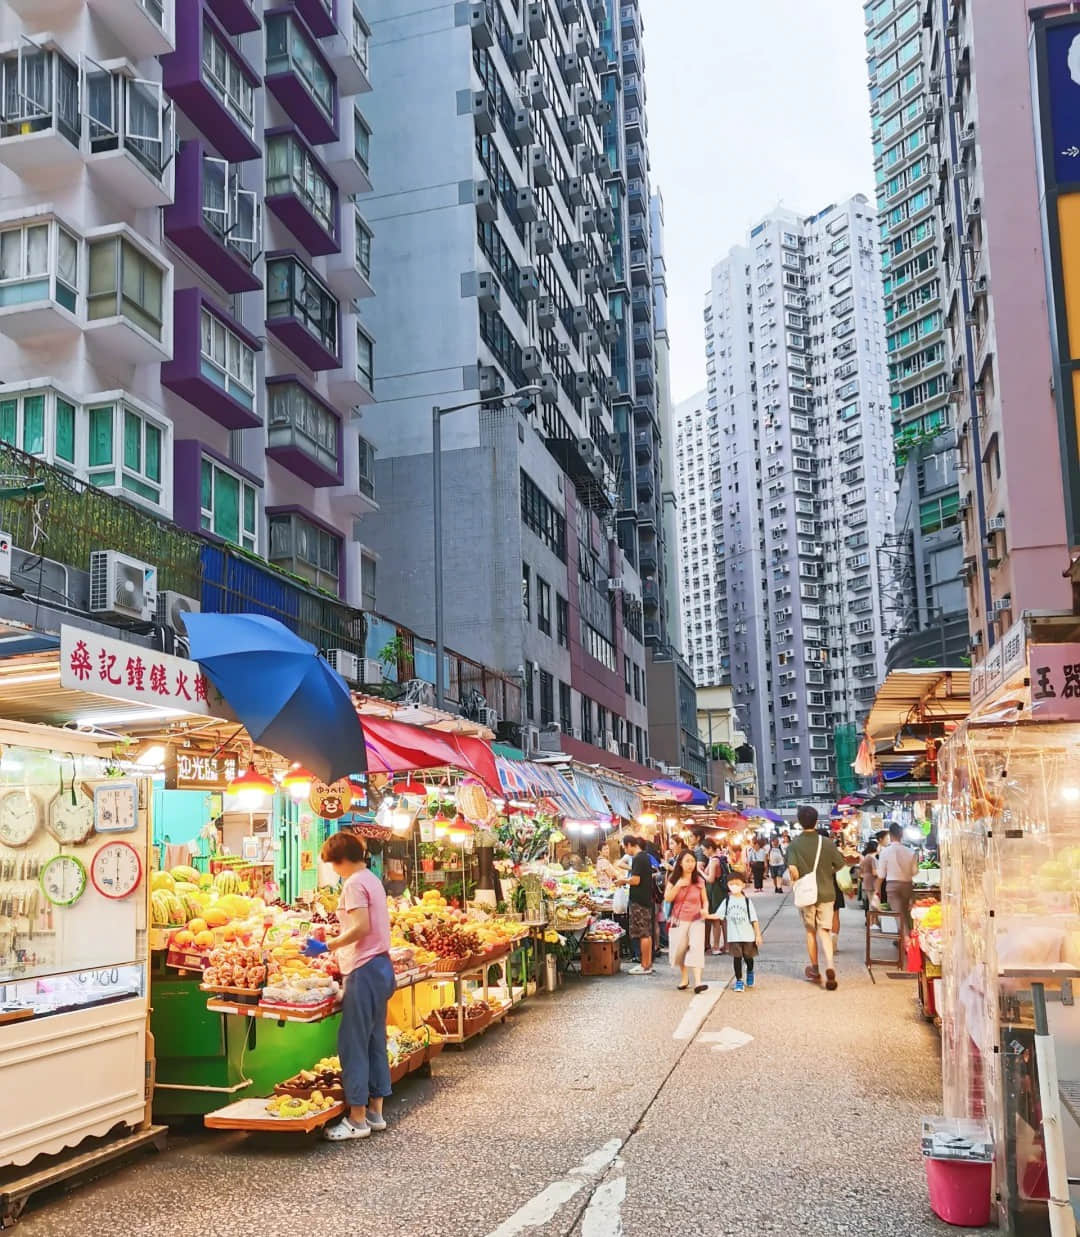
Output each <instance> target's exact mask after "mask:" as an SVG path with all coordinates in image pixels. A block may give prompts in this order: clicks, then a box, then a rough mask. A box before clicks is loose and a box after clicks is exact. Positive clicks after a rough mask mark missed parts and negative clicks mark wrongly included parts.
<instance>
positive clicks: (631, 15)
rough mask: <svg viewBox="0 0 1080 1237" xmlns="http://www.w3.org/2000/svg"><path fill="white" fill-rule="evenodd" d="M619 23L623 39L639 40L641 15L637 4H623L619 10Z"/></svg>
mask: <svg viewBox="0 0 1080 1237" xmlns="http://www.w3.org/2000/svg"><path fill="white" fill-rule="evenodd" d="M619 21H620V25H621V30H622V37H623V38H624V39H640V38H641V13H640V12H639V11H638V6H637V4H624V5H622V6H621V7H620V9H619Z"/></svg>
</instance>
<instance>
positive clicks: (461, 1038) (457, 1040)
mask: <svg viewBox="0 0 1080 1237" xmlns="http://www.w3.org/2000/svg"><path fill="white" fill-rule="evenodd" d="M511 1009H513V1004H512V1003H511V1002H510V1001H501V1002H500V1003H499V1007H498V1009H496V1010H495V1011H494V1013H493V1014H492V1015H491V1017H490V1018H485V1019H484V1020H483V1021H482V1022H481V1023H480V1025H479V1026H478V1027H476V1028H475V1029H474V1030H472V1031H465V1030H463V1031H461V1032H460V1033H459V1034H456V1035H455V1034H454V1033H453V1032H451V1033H449V1034H447V1035H444V1036H443V1043H446V1044H454V1045H455V1046H456V1047H460V1046H461V1045H462V1044H467V1043H468V1042H469V1040H471V1039H475V1038H476V1037H477V1036H478V1035H483V1033H484V1032H485V1031H486V1030H487V1029H488V1027H491V1026H494V1025H495V1023H497V1022H502V1020H503V1019H504V1018H505V1017H506V1015H507V1014H508V1013H509V1012H510V1010H511ZM461 1023H462V1019H460V1018H459V1019H458V1024H459V1025H461Z"/></svg>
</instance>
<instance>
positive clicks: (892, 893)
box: [877, 824, 919, 958]
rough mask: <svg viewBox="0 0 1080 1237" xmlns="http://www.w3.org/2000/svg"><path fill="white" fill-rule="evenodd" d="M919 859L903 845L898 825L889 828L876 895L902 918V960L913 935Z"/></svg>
mask: <svg viewBox="0 0 1080 1237" xmlns="http://www.w3.org/2000/svg"><path fill="white" fill-rule="evenodd" d="M918 870H919V856H918V855H917V854H916V853H915V852H914V851H913V850H911V849H910V847H907V846H905V845H904V831H903V829H902V828H901V827H900V826H899V825H896V824H893V825H890V826H889V844H888V846H886V847H885V849H884V850H882V851H879V852H878V864H877V892H878V897H879V898H880V899H881V900H882V901H883V902H885V903H887V904H888V906H889V909H890V910H893V911H895V912H896V913H897V915H898V916H899V917H900V956H901V958H902V957H904V956H905V952H906V950H907V938H908V933H909V932H910V931H911V904H912V902H913V901H914V900H915V873H916V872H917V871H918Z"/></svg>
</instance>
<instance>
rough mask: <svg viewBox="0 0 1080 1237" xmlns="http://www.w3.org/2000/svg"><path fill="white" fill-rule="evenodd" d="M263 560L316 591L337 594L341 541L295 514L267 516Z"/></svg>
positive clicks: (317, 525)
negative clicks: (266, 550) (267, 540)
mask: <svg viewBox="0 0 1080 1237" xmlns="http://www.w3.org/2000/svg"><path fill="white" fill-rule="evenodd" d="M267 525H268V528H269V532H270V547H269V553H268V555H267V558H268V559H269V561H270V562H272V563H275V564H277V565H278V566H280V567H284V568H285V569H286V570H287V571H292V572H293V573H294V574H296V575H298V576H301V577H302V578H303V579H305V580H307V581H308V582H309V583H311V584H314V585H315V586H316V588H321V589H324V590H325V591H327V592H330V593H335V594H340V587H341V537H340V536H339V535H338V534H337V533H333V532H331V531H330V530H329V529H327V528H323V527H322V526H321V525H319V524H316V523H315V522H314V521H312V520H309V519H306V518H305V517H304V516H303V515H300V514H299V513H297V512H293V511H290V512H281V513H277V512H274V513H271V514H270V515H269V518H268V520H267Z"/></svg>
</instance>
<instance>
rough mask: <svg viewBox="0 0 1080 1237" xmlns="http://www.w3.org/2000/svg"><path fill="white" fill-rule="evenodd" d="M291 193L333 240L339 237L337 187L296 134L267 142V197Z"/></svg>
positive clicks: (285, 134)
mask: <svg viewBox="0 0 1080 1237" xmlns="http://www.w3.org/2000/svg"><path fill="white" fill-rule="evenodd" d="M286 193H291V194H294V195H295V196H296V197H298V198H299V199H300V200H301V202H303V203H304V205H305V206H306V207H307V209H308V211H310V213H311V214H312V215H314V216H315V218H316V220H317V221H318V223H319V226H320V227H321V228H322V229H323V231H324V232H325V233H326V234H327V235H328V236H331V237H335V238H336V236H337V188H336V186H335V185H334V184H333V182H332V181H330V180H329V179H328V178H327V177H326V175H325V174H324V173H323V171H322V170H321V168H320V167H319V164H318V163H317V161H316V159H315V156H314V155H313V154H312V153H311V151H310V150H308V148H307V146H306V145H304V143H303V142H301V141H300V139H299V138H298V137H297V136H296V134H295V133H278V134H275V135H274V136H273V137H270V138H268V139H267V143H266V196H267V197H273V196H275V195H277V194H286Z"/></svg>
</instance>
